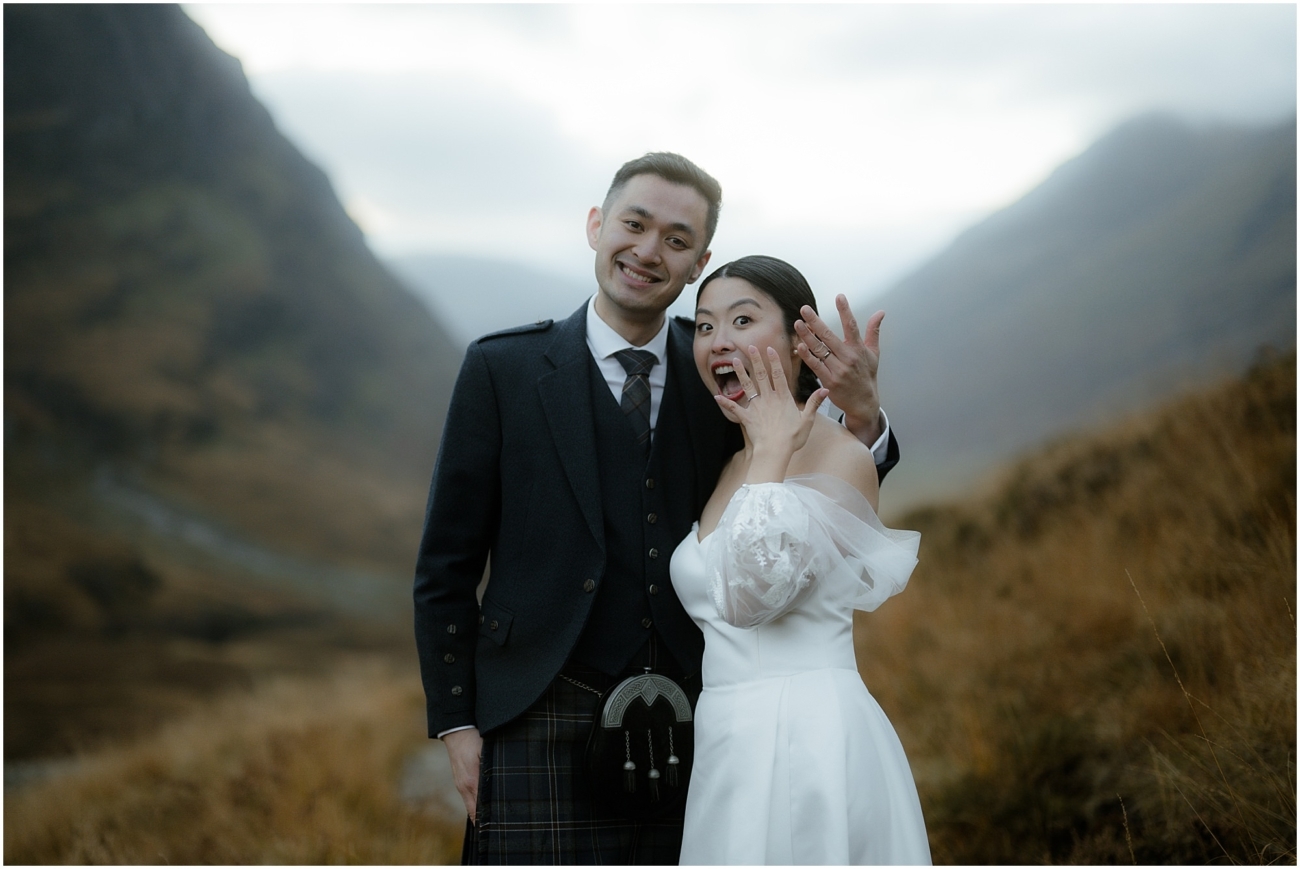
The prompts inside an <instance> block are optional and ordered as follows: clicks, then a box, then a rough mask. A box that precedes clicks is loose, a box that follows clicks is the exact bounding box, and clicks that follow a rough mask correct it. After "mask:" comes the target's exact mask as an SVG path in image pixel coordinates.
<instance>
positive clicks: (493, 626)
mask: <svg viewBox="0 0 1300 869" xmlns="http://www.w3.org/2000/svg"><path fill="white" fill-rule="evenodd" d="M497 627H498V625H497V620H496V619H493V620H492V621H490V622H488V630H490V631H495V630H496V629H497Z"/></svg>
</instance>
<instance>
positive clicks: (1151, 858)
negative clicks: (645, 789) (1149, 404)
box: [859, 355, 1296, 863]
mask: <svg viewBox="0 0 1300 869" xmlns="http://www.w3.org/2000/svg"><path fill="white" fill-rule="evenodd" d="M1295 459H1296V445H1295V362H1294V355H1291V356H1289V357H1287V358H1286V359H1282V360H1273V361H1270V362H1266V363H1261V364H1260V365H1259V366H1257V367H1256V368H1255V369H1254V370H1252V372H1251V374H1250V375H1249V376H1247V377H1246V378H1245V379H1244V380H1243V381H1241V382H1234V383H1229V384H1225V385H1224V386H1223V387H1221V388H1219V389H1217V390H1215V391H1212V392H1208V393H1205V394H1201V395H1198V396H1195V397H1192V398H1188V399H1186V400H1184V401H1181V402H1179V403H1177V404H1175V405H1173V406H1171V407H1169V408H1167V409H1165V410H1163V411H1161V412H1159V413H1157V414H1154V415H1152V416H1149V417H1145V418H1142V419H1139V420H1137V421H1134V422H1131V423H1129V424H1127V425H1125V426H1123V427H1121V428H1118V429H1112V430H1111V431H1109V432H1107V433H1105V434H1103V435H1100V436H1097V437H1094V438H1088V439H1076V440H1066V441H1063V442H1061V443H1059V444H1057V445H1056V446H1054V447H1053V448H1051V449H1049V450H1047V451H1045V452H1043V453H1041V454H1039V455H1036V456H1034V457H1032V458H1029V459H1026V460H1024V461H1023V462H1021V463H1020V464H1019V465H1017V466H1016V467H1015V469H1014V470H1013V471H1011V472H1010V474H1009V476H1008V477H1007V478H1006V479H1005V480H1004V482H1003V483H1002V484H1001V485H1000V486H999V487H997V488H996V489H995V490H993V491H991V492H990V493H989V494H988V495H987V496H985V497H983V498H979V499H976V500H972V501H970V502H968V503H965V504H962V505H959V506H952V507H941V508H932V509H925V510H918V511H914V512H913V513H911V514H910V515H908V516H906V517H905V518H903V519H902V520H901V521H899V522H898V523H896V524H898V525H901V526H904V527H910V528H917V529H919V530H921V531H922V534H923V538H922V550H921V563H920V566H919V567H918V568H917V571H916V574H915V575H914V577H913V579H912V583H911V585H910V586H909V588H908V590H907V593H906V594H904V595H902V596H901V597H900V598H899V599H898V600H896V601H891V602H890V603H889V604H888V605H886V606H885V607H884V608H883V609H882V610H881V611H880V612H878V613H876V614H872V615H870V616H867V617H865V618H864V619H863V625H862V627H863V630H862V631H861V632H860V634H859V639H860V642H859V660H860V661H861V663H862V668H863V672H864V676H865V678H866V681H867V684H868V686H869V687H870V688H871V689H872V691H873V693H875V695H876V696H877V697H878V698H879V699H880V702H881V704H882V706H884V708H885V709H886V711H887V712H888V713H889V714H890V717H891V719H892V720H893V721H894V723H895V725H896V726H897V727H898V730H899V732H900V735H901V736H902V739H903V741H904V744H905V746H906V747H907V750H908V755H909V757H910V759H911V761H912V764H913V767H914V769H915V770H916V774H917V780H918V785H919V787H920V790H921V795H922V801H923V804H924V807H925V811H926V816H927V820H928V823H929V829H930V834H931V843H932V847H933V850H934V856H935V859H936V861H937V862H956V863H987V862H993V863H1008V862H1009V863H1039V862H1129V861H1130V860H1131V859H1132V858H1134V857H1136V859H1137V860H1138V862H1148V863H1152V862H1154V863H1169V862H1172V863H1202V862H1207V861H1208V862H1229V861H1232V862H1294V861H1295V859H1296V850H1295V849H1296V839H1295V817H1296V815H1295V811H1296V805H1295V747H1296V746H1295V687H1296V671H1295V642H1296V628H1295V619H1294V611H1295V570H1296V562H1295V488H1294V481H1295V474H1296V464H1295ZM1184 689H1185V691H1184Z"/></svg>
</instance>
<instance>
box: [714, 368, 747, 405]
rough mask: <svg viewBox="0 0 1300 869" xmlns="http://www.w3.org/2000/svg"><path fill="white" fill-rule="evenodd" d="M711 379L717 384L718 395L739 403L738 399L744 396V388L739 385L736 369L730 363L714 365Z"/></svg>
mask: <svg viewBox="0 0 1300 869" xmlns="http://www.w3.org/2000/svg"><path fill="white" fill-rule="evenodd" d="M713 379H714V381H716V382H717V384H718V394H719V395H722V396H725V397H726V398H730V399H731V400H732V401H739V400H740V397H741V396H742V395H744V394H745V390H744V388H743V387H742V386H741V385H740V378H739V377H737V376H736V369H735V368H734V367H733V366H732V364H731V363H730V362H723V363H720V364H718V365H714V366H713Z"/></svg>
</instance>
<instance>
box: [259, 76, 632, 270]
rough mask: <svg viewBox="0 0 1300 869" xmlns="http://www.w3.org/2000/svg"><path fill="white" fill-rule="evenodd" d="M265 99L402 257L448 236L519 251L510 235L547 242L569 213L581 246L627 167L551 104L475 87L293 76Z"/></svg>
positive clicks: (269, 85)
mask: <svg viewBox="0 0 1300 869" xmlns="http://www.w3.org/2000/svg"><path fill="white" fill-rule="evenodd" d="M254 90H255V92H256V93H257V95H258V96H259V97H260V98H262V99H263V100H264V101H265V102H266V103H268V104H269V105H270V106H272V108H273V111H274V114H275V116H276V119H277V123H278V124H279V125H280V126H281V128H282V129H283V130H284V131H285V132H286V134H287V135H289V136H290V138H292V139H293V140H294V141H295V142H297V143H299V144H300V145H301V146H302V147H303V150H304V152H305V153H307V155H308V156H309V157H310V158H312V159H314V160H316V161H318V162H320V163H321V164H323V165H325V166H327V167H328V168H329V169H330V171H331V175H332V177H333V180H334V182H335V186H336V188H337V189H338V190H339V191H340V194H341V196H342V198H343V199H344V201H345V202H346V203H347V204H348V206H349V210H350V211H351V212H352V213H353V214H354V216H355V217H358V218H359V219H360V222H361V223H362V224H363V226H364V227H365V228H366V229H368V230H369V231H370V232H371V235H372V236H374V235H375V234H376V230H378V229H380V228H383V229H384V230H385V232H384V235H385V237H390V236H391V234H392V233H396V235H397V238H396V239H394V240H392V241H390V243H389V247H393V248H401V247H403V246H404V244H403V242H406V245H405V246H410V245H412V244H415V242H416V241H417V239H418V238H419V237H420V236H424V235H427V234H428V233H429V232H430V231H436V234H437V236H438V237H441V238H443V239H445V240H446V244H447V246H448V247H455V248H457V249H464V248H465V247H466V245H469V247H470V248H471V249H476V250H482V251H486V250H489V249H492V248H495V247H498V246H500V245H502V244H509V239H508V236H507V233H506V232H505V231H504V227H507V226H511V227H517V228H518V229H519V230H520V231H521V232H522V233H524V234H523V236H522V237H524V238H527V235H526V233H528V232H531V233H532V234H533V235H534V236H537V237H538V238H540V239H545V238H546V237H548V236H550V235H551V234H552V233H553V227H554V225H555V224H556V217H557V211H558V209H563V208H566V207H567V208H568V210H569V213H570V214H571V215H572V218H573V221H572V223H573V226H572V227H566V228H565V230H564V232H565V236H566V238H567V237H571V236H572V235H573V234H574V233H575V232H578V231H579V229H577V227H580V226H581V221H582V218H583V217H584V216H585V213H586V209H587V208H588V207H589V206H590V205H592V204H596V203H597V202H598V201H599V199H600V197H601V195H602V194H603V193H604V185H607V184H608V179H609V177H610V176H611V175H612V173H613V171H614V169H616V168H617V164H614V165H612V166H611V165H606V163H607V161H604V160H601V159H600V158H599V157H598V156H596V155H593V154H592V153H590V151H589V150H588V149H587V148H585V147H584V145H583V143H582V142H580V141H578V140H575V139H573V138H571V137H569V136H567V135H565V134H564V133H563V132H562V131H560V130H559V129H558V128H557V125H556V123H555V120H554V117H553V116H552V115H551V114H549V113H548V112H547V111H546V110H545V108H544V107H543V106H539V105H537V104H535V103H531V102H528V101H526V100H524V99H521V98H519V97H518V96H517V95H515V94H513V93H512V92H510V91H509V90H507V89H505V88H503V87H500V86H497V85H494V84H492V83H490V82H484V81H481V80H475V79H473V78H469V77H463V76H462V77H457V76H452V75H445V74H438V73H434V74H429V73H425V74H422V75H418V76H416V75H408V74H394V73H355V72H299V71H284V72H275V73H267V74H264V75H261V76H258V77H257V78H256V79H255V82H254ZM529 225H531V230H530V229H527V227H528V226H529ZM487 227H498V228H500V229H499V230H498V232H500V236H501V237H497V238H492V237H491V236H492V235H494V234H495V233H494V232H493V231H492V230H489V229H487ZM510 234H516V233H510ZM476 240H477V244H476V243H475V242H476ZM537 243H538V239H537V238H534V239H529V240H528V241H527V244H529V245H530V246H535V245H537ZM543 243H544V242H543ZM425 246H426V247H428V246H429V245H427V244H426V245H425Z"/></svg>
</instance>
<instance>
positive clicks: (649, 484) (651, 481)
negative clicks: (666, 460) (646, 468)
mask: <svg viewBox="0 0 1300 869" xmlns="http://www.w3.org/2000/svg"><path fill="white" fill-rule="evenodd" d="M645 487H646V488H647V489H653V488H654V487H655V479H654V477H646V481H645Z"/></svg>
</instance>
